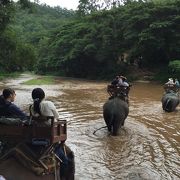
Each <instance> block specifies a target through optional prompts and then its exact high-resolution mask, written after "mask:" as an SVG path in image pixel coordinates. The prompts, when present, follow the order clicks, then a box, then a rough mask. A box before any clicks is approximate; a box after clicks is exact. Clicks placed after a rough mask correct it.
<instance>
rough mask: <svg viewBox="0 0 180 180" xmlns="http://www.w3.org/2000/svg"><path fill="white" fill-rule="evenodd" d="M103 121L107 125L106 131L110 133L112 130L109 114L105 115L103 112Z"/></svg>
mask: <svg viewBox="0 0 180 180" xmlns="http://www.w3.org/2000/svg"><path fill="white" fill-rule="evenodd" d="M103 115H104V120H105V122H106V125H107V128H108V131H109V132H111V129H112V116H113V115H111V114H110V113H106V112H104V114H103Z"/></svg>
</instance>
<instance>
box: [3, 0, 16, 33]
mask: <svg viewBox="0 0 180 180" xmlns="http://www.w3.org/2000/svg"><path fill="white" fill-rule="evenodd" d="M13 11H14V9H13V6H12V2H11V1H10V0H0V34H1V33H2V32H3V31H4V30H5V28H6V26H7V25H8V23H9V22H10V20H11V17H12V14H13Z"/></svg>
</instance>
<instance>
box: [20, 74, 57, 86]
mask: <svg viewBox="0 0 180 180" xmlns="http://www.w3.org/2000/svg"><path fill="white" fill-rule="evenodd" d="M23 84H24V85H49V84H55V81H54V78H53V77H52V76H45V77H40V78H37V79H31V80H28V81H26V82H24V83H23Z"/></svg>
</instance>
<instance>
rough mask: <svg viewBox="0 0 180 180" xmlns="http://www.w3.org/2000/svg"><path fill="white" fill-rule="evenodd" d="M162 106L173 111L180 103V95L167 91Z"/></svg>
mask: <svg viewBox="0 0 180 180" xmlns="http://www.w3.org/2000/svg"><path fill="white" fill-rule="evenodd" d="M161 102H162V108H163V110H164V111H166V112H173V111H174V110H175V109H176V107H177V106H178V104H179V103H180V100H179V96H178V94H177V93H175V92H167V93H165V94H164V95H163V97H162V99H161Z"/></svg>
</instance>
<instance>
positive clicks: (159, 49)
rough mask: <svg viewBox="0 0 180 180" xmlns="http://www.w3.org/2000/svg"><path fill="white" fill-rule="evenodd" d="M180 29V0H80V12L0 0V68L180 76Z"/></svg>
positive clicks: (97, 76) (93, 74) (70, 73)
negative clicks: (156, 72) (142, 71)
mask: <svg viewBox="0 0 180 180" xmlns="http://www.w3.org/2000/svg"><path fill="white" fill-rule="evenodd" d="M100 2H101V3H100ZM179 29H180V1H179V0H146V1H143V0H138V1H135V0H124V1H122V0H109V1H105V0H104V1H103V0H102V1H94V0H79V6H78V9H77V10H76V11H73V10H67V9H62V8H61V7H59V6H58V7H53V8H52V7H50V6H48V5H46V4H43V5H42V4H41V5H40V4H38V1H37V2H34V3H32V2H29V1H28V0H19V1H18V2H17V3H15V2H13V1H11V0H0V49H1V51H0V71H4V72H12V71H24V70H31V71H35V72H36V73H52V72H56V74H57V75H65V76H71V77H83V78H91V79H108V78H112V77H113V76H114V75H116V74H119V73H120V74H125V75H128V74H130V72H131V71H132V70H133V68H134V69H135V68H139V69H143V68H145V69H147V70H151V71H153V70H157V69H158V70H159V69H163V71H164V73H166V71H167V70H168V71H167V73H170V74H171V73H173V75H174V76H179V75H180V31H179Z"/></svg>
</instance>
